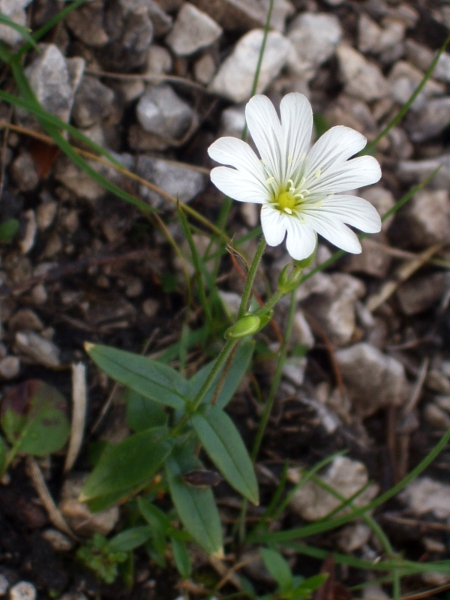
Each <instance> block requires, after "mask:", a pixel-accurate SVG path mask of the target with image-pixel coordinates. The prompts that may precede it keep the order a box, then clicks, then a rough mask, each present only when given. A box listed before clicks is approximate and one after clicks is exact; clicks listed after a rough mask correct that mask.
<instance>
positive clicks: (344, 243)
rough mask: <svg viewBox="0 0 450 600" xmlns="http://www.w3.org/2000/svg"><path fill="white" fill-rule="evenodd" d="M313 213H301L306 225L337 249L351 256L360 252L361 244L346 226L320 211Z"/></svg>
mask: <svg viewBox="0 0 450 600" xmlns="http://www.w3.org/2000/svg"><path fill="white" fill-rule="evenodd" d="M314 212H315V214H314ZM314 212H312V211H311V212H310V213H308V214H306V213H303V216H304V218H305V220H306V221H307V223H308V225H309V226H310V227H312V228H313V229H314V230H315V231H317V233H319V234H320V235H321V236H322V237H324V238H325V239H326V240H328V241H329V242H331V243H332V244H334V245H335V246H337V247H338V248H342V250H346V251H347V252H351V253H352V254H359V253H360V252H361V244H360V243H359V240H358V238H357V237H356V235H355V234H354V233H353V231H352V230H351V229H349V228H348V227H347V225H344V223H342V222H341V221H339V220H337V219H333V218H332V217H329V216H328V215H326V214H324V213H322V212H321V211H320V210H316V211H314Z"/></svg>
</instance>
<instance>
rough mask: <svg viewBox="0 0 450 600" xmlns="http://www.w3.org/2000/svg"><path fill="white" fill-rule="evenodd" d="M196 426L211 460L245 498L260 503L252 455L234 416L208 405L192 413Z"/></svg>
mask: <svg viewBox="0 0 450 600" xmlns="http://www.w3.org/2000/svg"><path fill="white" fill-rule="evenodd" d="M191 420H192V425H193V427H194V429H195V431H196V433H197V435H198V437H199V438H200V441H201V442H202V444H203V446H204V448H205V450H206V452H207V453H208V455H209V457H210V459H211V460H212V461H213V463H214V464H215V465H216V466H217V468H218V469H219V471H220V472H221V473H222V475H223V476H224V477H225V479H226V480H227V481H228V483H229V484H230V485H231V486H233V487H234V489H235V490H237V491H238V492H240V493H241V494H242V495H243V496H244V497H245V498H248V499H249V500H250V501H251V502H253V503H254V504H258V503H259V495H258V482H257V481H256V476H255V471H254V469H253V465H252V462H251V460H250V456H249V455H248V452H247V449H246V447H245V445H244V442H243V441H242V438H241V436H240V435H239V432H238V430H237V429H236V426H235V425H234V423H233V421H232V420H231V419H230V417H229V416H228V415H227V414H226V413H224V412H223V410H221V409H220V408H219V407H217V406H208V407H206V408H205V409H204V411H203V412H198V413H195V414H193V415H192V416H191Z"/></svg>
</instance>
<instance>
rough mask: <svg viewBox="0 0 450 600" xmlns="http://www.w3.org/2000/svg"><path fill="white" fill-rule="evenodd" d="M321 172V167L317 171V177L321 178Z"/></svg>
mask: <svg viewBox="0 0 450 600" xmlns="http://www.w3.org/2000/svg"><path fill="white" fill-rule="evenodd" d="M321 173H322V171H321V170H320V169H317V171H316V178H317V179H319V177H320V175H321Z"/></svg>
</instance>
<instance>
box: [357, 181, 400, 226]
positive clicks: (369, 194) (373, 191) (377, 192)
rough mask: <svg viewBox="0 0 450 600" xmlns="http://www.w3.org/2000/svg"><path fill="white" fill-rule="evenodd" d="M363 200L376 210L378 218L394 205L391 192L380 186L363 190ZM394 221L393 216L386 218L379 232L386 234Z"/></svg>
mask: <svg viewBox="0 0 450 600" xmlns="http://www.w3.org/2000/svg"><path fill="white" fill-rule="evenodd" d="M364 198H365V199H366V200H368V202H370V203H371V204H373V206H374V207H375V208H376V209H377V212H378V214H379V215H380V216H383V215H384V214H385V213H387V211H388V210H390V209H391V208H392V207H393V206H394V204H395V200H394V196H393V195H392V192H391V191H390V190H388V189H386V188H384V187H382V186H381V185H372V186H370V187H366V188H365V189H364ZM393 220H394V215H391V216H390V217H388V218H387V219H386V220H385V221H383V224H382V226H381V230H382V231H384V232H386V231H388V230H389V227H390V226H391V224H392V221H393Z"/></svg>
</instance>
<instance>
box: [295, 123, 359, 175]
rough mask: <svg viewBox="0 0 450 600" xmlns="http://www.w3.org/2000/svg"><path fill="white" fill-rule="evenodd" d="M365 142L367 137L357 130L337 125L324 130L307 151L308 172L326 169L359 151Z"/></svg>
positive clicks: (324, 170) (339, 163)
mask: <svg viewBox="0 0 450 600" xmlns="http://www.w3.org/2000/svg"><path fill="white" fill-rule="evenodd" d="M366 144H367V139H366V138H365V137H364V136H363V135H362V134H361V133H359V132H358V131H355V130H354V129H351V128H350V127H345V126H344V125H337V126H336V127H332V128H331V129H329V130H328V131H326V132H325V133H324V134H323V135H322V136H321V137H320V138H319V139H318V140H317V142H316V143H315V144H314V146H313V147H312V148H311V150H310V151H309V153H308V159H307V165H308V173H315V172H316V171H317V169H320V170H321V171H322V172H326V171H327V169H329V168H330V167H333V166H335V165H339V166H340V165H341V164H342V163H343V162H345V161H346V160H348V159H349V158H351V157H352V156H354V155H355V154H357V153H358V152H360V151H361V150H362V149H363V148H364V147H365V146H366Z"/></svg>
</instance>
